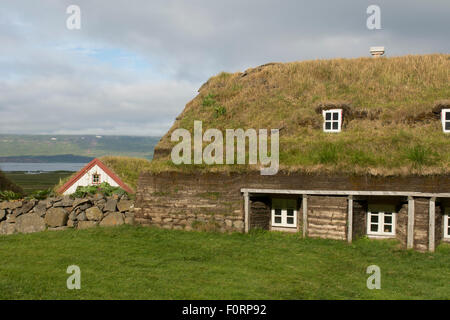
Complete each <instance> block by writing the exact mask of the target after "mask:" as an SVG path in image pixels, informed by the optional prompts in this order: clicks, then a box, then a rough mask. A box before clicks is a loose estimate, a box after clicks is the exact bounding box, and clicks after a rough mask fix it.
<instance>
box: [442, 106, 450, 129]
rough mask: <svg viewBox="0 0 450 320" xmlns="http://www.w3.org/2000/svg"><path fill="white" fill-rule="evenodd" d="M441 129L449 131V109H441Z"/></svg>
mask: <svg viewBox="0 0 450 320" xmlns="http://www.w3.org/2000/svg"><path fill="white" fill-rule="evenodd" d="M441 120H442V129H443V130H444V132H446V133H450V109H442V115H441Z"/></svg>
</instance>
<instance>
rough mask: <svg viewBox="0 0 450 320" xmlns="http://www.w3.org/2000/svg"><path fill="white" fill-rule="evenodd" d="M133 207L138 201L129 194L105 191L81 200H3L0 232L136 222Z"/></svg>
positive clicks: (0, 213)
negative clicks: (112, 194) (107, 194)
mask: <svg viewBox="0 0 450 320" xmlns="http://www.w3.org/2000/svg"><path fill="white" fill-rule="evenodd" d="M133 209H134V202H133V201H131V200H129V199H128V198H127V197H126V196H122V198H120V197H119V196H117V195H115V196H112V197H105V196H103V195H101V194H96V195H94V196H92V197H86V198H80V199H72V198H70V196H64V197H55V198H48V199H46V200H35V199H32V200H19V201H3V202H0V234H13V233H31V232H38V231H44V230H64V229H67V228H77V229H85V228H89V227H94V226H96V225H100V226H115V225H121V224H124V223H127V224H134V212H133Z"/></svg>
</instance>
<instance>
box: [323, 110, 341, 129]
mask: <svg viewBox="0 0 450 320" xmlns="http://www.w3.org/2000/svg"><path fill="white" fill-rule="evenodd" d="M336 113H337V114H338V119H337V120H333V114H336ZM327 114H331V120H327ZM322 116H323V131H324V132H341V130H342V109H330V110H323V111H322ZM336 121H337V123H338V128H337V129H333V123H334V122H336ZM327 122H331V129H326V123H327Z"/></svg>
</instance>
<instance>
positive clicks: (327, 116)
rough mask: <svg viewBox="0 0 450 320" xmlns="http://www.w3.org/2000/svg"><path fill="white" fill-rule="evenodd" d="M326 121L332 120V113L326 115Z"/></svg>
mask: <svg viewBox="0 0 450 320" xmlns="http://www.w3.org/2000/svg"><path fill="white" fill-rule="evenodd" d="M325 120H331V113H329V112H327V113H325Z"/></svg>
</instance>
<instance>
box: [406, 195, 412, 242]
mask: <svg viewBox="0 0 450 320" xmlns="http://www.w3.org/2000/svg"><path fill="white" fill-rule="evenodd" d="M406 248H407V249H412V248H414V198H413V197H408V234H407V240H406Z"/></svg>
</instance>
